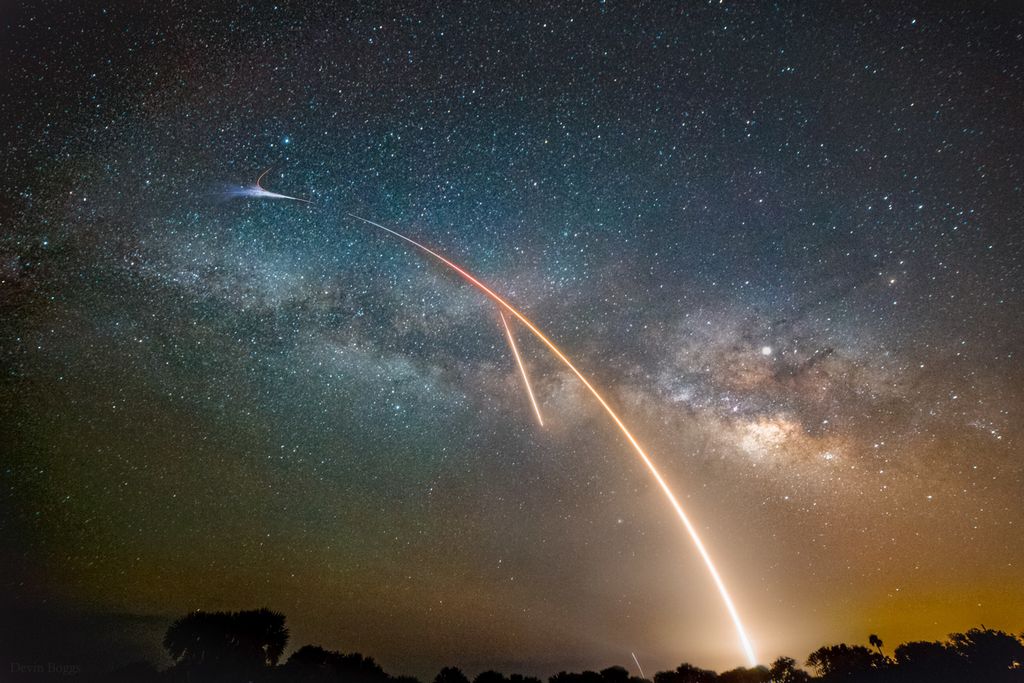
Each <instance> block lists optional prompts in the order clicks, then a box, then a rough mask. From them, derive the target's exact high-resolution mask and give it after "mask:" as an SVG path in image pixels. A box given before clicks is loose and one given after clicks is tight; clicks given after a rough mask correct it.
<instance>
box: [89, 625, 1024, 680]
mask: <svg viewBox="0 0 1024 683" xmlns="http://www.w3.org/2000/svg"><path fill="white" fill-rule="evenodd" d="M287 644H288V628H287V627H286V626H285V616H284V615H283V614H281V613H279V612H274V611H272V610H269V609H257V610H249V611H241V612H193V613H191V614H188V615H186V616H184V617H182V618H180V619H178V620H177V621H175V622H174V623H173V624H171V626H170V627H169V628H168V629H167V633H166V635H165V636H164V640H163V645H164V648H165V649H166V650H167V653H168V654H169V655H170V656H171V659H172V660H174V663H173V664H172V665H171V666H170V667H168V668H167V669H165V670H163V671H159V670H157V668H156V667H154V666H153V665H152V664H149V663H141V662H140V663H136V664H131V665H129V666H126V667H124V668H122V669H120V670H118V671H115V672H112V673H111V674H110V676H109V677H107V678H106V679H104V680H109V681H111V682H112V683H249V682H251V683H421V682H420V681H419V680H418V679H416V678H413V677H411V676H391V675H389V674H388V673H387V672H385V671H384V669H382V668H381V667H380V665H378V664H377V663H376V662H375V661H374V660H373V658H372V657H364V656H363V655H361V654H358V653H352V654H344V653H341V652H335V651H332V650H325V649H323V648H322V647H319V646H316V645H305V646H303V647H301V648H299V649H298V650H296V651H295V652H293V653H292V654H291V656H290V657H288V659H287V661H285V662H284V663H281V661H280V660H281V657H282V655H283V654H284V651H285V647H286V646H287ZM883 648H884V643H883V642H882V640H881V639H880V638H879V637H878V636H877V635H874V634H871V635H870V636H869V638H868V646H867V647H865V646H864V645H847V644H845V643H840V644H838V645H825V646H823V647H820V648H818V649H817V650H815V651H814V652H812V653H811V654H810V655H809V656H808V657H807V660H806V666H807V667H808V668H809V669H810V671H807V670H805V669H803V668H801V667H800V665H799V664H798V662H797V661H796V660H795V659H792V658H790V657H780V658H778V659H776V660H775V661H774V662H773V663H772V664H771V665H770V666H757V667H753V668H743V667H741V668H737V669H733V670H731V671H725V672H723V673H716V672H714V671H711V670H708V669H702V668H700V667H697V666H694V665H692V664H688V663H683V664H680V665H679V666H678V667H676V668H675V669H674V670H672V671H661V672H658V673H656V674H655V675H654V678H653V681H651V680H649V679H644V678H639V677H636V676H631V675H630V674H629V672H628V671H627V670H626V669H625V668H623V667H621V666H612V667H609V668H607V669H603V670H601V671H583V672H578V673H570V672H566V671H562V672H560V673H557V674H555V675H554V676H551V677H550V678H549V679H548V682H547V683H809V682H810V681H824V682H831V681H843V682H844V683H902V682H908V683H969V682H970V683H973V682H978V683H981V682H984V683H1004V682H1006V683H1011V682H1020V683H1024V634H1022V635H1021V636H1017V635H1013V634H1009V633H1005V632H1003V631H997V630H993V629H988V628H985V627H984V626H982V627H981V628H973V629H970V630H969V631H966V632H964V633H952V634H950V635H949V637H948V638H947V639H946V640H944V641H935V642H930V641H917V642H910V643H903V644H902V645H899V646H898V647H896V648H895V650H893V652H892V654H891V655H888V654H886V652H885V650H884V649H883ZM433 683H542V681H541V680H540V679H539V678H535V677H532V676H523V675H520V674H511V675H508V676H506V675H505V674H502V673H499V672H497V671H484V672H482V673H480V674H478V675H477V676H476V677H475V678H474V679H473V680H472V681H470V679H469V678H468V677H467V676H466V675H465V674H464V673H463V672H462V671H461V670H459V669H457V668H454V667H445V668H443V669H441V671H440V672H438V674H437V676H436V677H435V678H434V679H433Z"/></svg>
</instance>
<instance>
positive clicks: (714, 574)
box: [348, 213, 757, 666]
mask: <svg viewBox="0 0 1024 683" xmlns="http://www.w3.org/2000/svg"><path fill="white" fill-rule="evenodd" d="M348 215H349V216H351V217H352V218H355V219H356V220H359V221H362V222H363V223H366V224H368V225H372V226H374V227H376V228H380V229H381V230H383V231H384V232H387V233H389V234H391V235H394V236H395V237H397V238H399V239H400V240H403V241H405V242H408V243H409V244H411V245H413V246H414V247H416V248H417V249H419V250H420V251H422V252H424V253H426V254H429V255H430V256H432V257H434V258H435V259H437V260H438V261H440V262H441V263H443V264H444V265H446V266H448V267H449V268H451V269H452V270H453V271H455V272H456V273H458V274H459V276H461V277H462V278H463V279H464V280H466V281H467V282H469V283H470V284H471V285H473V286H474V287H476V288H477V289H479V290H480V291H481V292H483V293H484V294H485V295H486V296H487V297H488V298H490V299H491V300H492V301H494V302H495V303H496V304H498V306H499V307H500V309H499V310H502V309H503V310H504V311H507V312H508V313H510V314H512V315H513V316H515V317H516V318H518V319H519V322H521V323H522V324H523V325H525V326H526V328H527V329H528V330H530V332H532V333H533V336H535V337H536V338H537V339H539V340H540V341H541V342H542V343H543V344H544V345H545V346H547V347H548V349H549V350H550V351H551V353H553V354H555V357H556V358H558V360H560V361H562V363H563V364H564V365H565V367H567V368H569V370H570V371H572V373H573V374H574V375H576V378H577V379H579V381H580V382H582V383H583V386H585V387H586V388H587V389H588V390H589V391H590V393H591V394H592V395H593V397H594V398H595V399H597V402H598V403H600V404H601V407H602V408H604V409H605V412H606V413H608V415H609V417H611V418H612V421H613V422H614V423H615V425H616V426H617V427H618V428H619V431H621V432H622V434H623V436H625V437H626V440H627V441H629V443H630V445H632V446H633V450H635V451H636V454H637V455H638V456H640V459H641V460H642V461H643V463H644V465H646V466H647V470H648V472H650V474H651V476H652V477H654V480H655V481H656V482H657V483H658V486H659V487H660V488H661V491H662V493H664V494H665V497H666V498H667V499H668V502H669V503H671V505H672V508H673V509H674V510H675V511H676V514H677V515H678V516H679V519H680V521H682V523H683V527H685V528H686V532H687V534H689V536H690V540H691V541H693V545H694V546H695V547H696V548H697V552H698V553H699V554H700V557H701V559H702V560H704V565H705V566H706V567H707V569H708V572H709V573H710V574H711V578H712V579H713V580H714V583H715V586H716V587H717V588H718V594H719V595H720V596H721V598H722V602H723V603H724V604H725V609H726V610H727V611H728V612H729V617H730V618H731V619H732V623H733V626H735V627H736V634H737V636H739V639H740V644H741V645H742V646H743V652H744V654H745V655H746V657H747V662H748V663H749V664H750V666H756V665H757V657H756V656H755V655H754V648H753V646H752V645H751V643H750V639H749V638H747V633H746V631H745V630H744V628H743V622H742V621H741V620H740V615H739V612H737V611H736V606H735V605H734V604H733V602H732V598H731V597H730V596H729V591H728V589H726V587H725V582H724V581H723V580H722V577H721V576H719V574H718V570H717V569H716V568H715V563H714V562H713V561H712V559H711V555H710V554H709V553H708V550H707V548H705V547H704V542H703V541H702V540H701V538H700V534H698V533H697V529H696V527H694V526H693V523H692V522H691V521H690V518H689V517H688V516H687V515H686V512H685V511H684V510H683V506H682V505H681V504H680V503H679V500H677V499H676V496H675V494H674V493H672V489H671V488H669V485H668V483H667V482H666V481H665V479H664V477H662V476H661V473H660V472H659V471H658V468H657V467H655V466H654V463H653V462H652V461H651V459H650V457H649V456H648V455H647V453H646V452H644V449H643V448H641V446H640V444H639V443H638V442H637V440H636V438H634V436H633V435H632V434H631V433H630V431H629V429H627V428H626V425H625V423H623V422H622V419H621V418H619V416H618V414H617V413H616V412H615V411H614V410H613V409H612V407H611V406H610V405H609V404H608V402H607V401H606V400H605V399H604V397H603V396H602V395H601V393H600V392H599V391H598V390H597V389H595V388H594V385H593V384H591V383H590V382H589V381H588V380H587V378H586V377H584V376H583V373H581V372H580V371H579V370H577V369H576V366H575V365H573V363H572V361H571V360H569V358H568V356H566V355H565V354H564V353H562V350H561V349H559V348H558V347H557V346H556V345H555V343H554V342H553V341H551V340H550V339H548V338H547V336H545V334H544V333H543V332H541V331H540V329H539V328H538V327H537V326H536V325H534V324H533V323H532V322H531V321H530V320H529V318H527V317H526V316H525V315H523V314H522V313H520V312H519V311H518V310H517V309H516V308H515V307H513V306H512V304H510V303H508V302H507V301H505V299H503V298H502V297H501V296H500V295H498V294H497V293H496V292H495V291H494V290H492V289H491V288H490V287H488V286H487V285H485V284H484V283H483V282H481V281H480V280H478V279H476V278H475V277H474V276H473V275H472V274H471V273H469V272H467V271H466V270H463V268H462V267H461V266H459V265H458V264H456V263H454V262H452V261H449V260H448V259H447V258H445V257H444V256H442V255H441V254H439V253H438V252H436V251H434V250H433V249H431V248H429V247H427V246H424V245H422V244H420V243H419V242H417V241H416V240H414V239H412V238H409V237H406V236H405V235H403V234H402V233H400V232H397V231H395V230H392V229H391V228H388V227H385V226H383V225H381V224H380V223H375V222H374V221H371V220H369V219H367V218H363V217H361V216H357V215H355V214H354V213H349V214H348Z"/></svg>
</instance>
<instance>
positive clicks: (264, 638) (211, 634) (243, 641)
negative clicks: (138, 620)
mask: <svg viewBox="0 0 1024 683" xmlns="http://www.w3.org/2000/svg"><path fill="white" fill-rule="evenodd" d="M284 622H285V618H284V615H283V614H280V613H278V612H273V611H271V610H269V609H258V610H250V611H246V612H193V613H192V614H189V615H186V616H184V617H182V618H181V619H178V620H177V621H175V622H174V623H173V624H171V626H170V627H169V628H168V629H167V633H166V634H165V635H164V641H163V645H164V648H165V649H166V650H167V652H168V654H170V656H171V658H172V659H173V660H175V663H176V666H177V667H178V668H179V669H182V670H185V671H190V672H192V673H191V674H190V675H195V676H200V677H201V676H205V677H208V678H209V677H215V676H217V675H219V674H220V673H222V672H226V671H238V672H252V671H255V670H259V669H262V668H266V667H268V666H275V665H276V664H277V661H278V659H279V658H280V657H281V653H282V652H283V651H284V648H285V645H287V643H288V629H287V628H285V625H284Z"/></svg>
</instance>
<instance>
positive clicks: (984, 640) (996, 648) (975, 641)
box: [949, 627, 1024, 683]
mask: <svg viewBox="0 0 1024 683" xmlns="http://www.w3.org/2000/svg"><path fill="white" fill-rule="evenodd" d="M949 648H950V649H951V650H952V651H953V652H955V653H956V654H957V655H959V656H960V657H962V658H963V659H964V663H965V664H966V666H967V668H968V669H969V670H970V672H971V675H973V676H976V677H977V679H976V680H985V681H992V683H997V682H998V681H1020V680H1022V679H1024V643H1021V641H1020V640H1018V639H1017V637H1016V636H1012V635H1010V634H1009V633H1004V632H1002V631H993V630H992V629H986V628H984V627H982V628H980V629H977V628H972V629H971V630H969V631H967V632H966V633H951V634H950V636H949Z"/></svg>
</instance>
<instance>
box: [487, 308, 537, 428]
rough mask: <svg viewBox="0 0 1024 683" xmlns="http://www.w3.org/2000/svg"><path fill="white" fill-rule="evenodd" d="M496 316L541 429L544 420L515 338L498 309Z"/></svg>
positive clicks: (502, 312) (503, 315)
mask: <svg viewBox="0 0 1024 683" xmlns="http://www.w3.org/2000/svg"><path fill="white" fill-rule="evenodd" d="M498 315H500V316H501V324H502V325H503V326H504V327H505V336H506V337H508V345H509V346H510V347H511V348H512V355H513V356H515V357H516V365H518V366H519V374H521V375H522V376H523V384H525V385H526V394H527V395H528V396H529V397H530V405H531V406H533V413H534V415H536V416H537V422H538V423H539V424H540V426H541V427H543V426H544V418H542V417H541V416H540V406H538V405H537V398H536V397H535V396H534V395H533V388H532V387H531V386H530V377H529V376H528V375H527V374H526V366H525V365H523V359H522V358H521V357H520V356H519V349H518V348H517V347H516V338H515V337H513V336H512V328H511V327H509V326H508V320H506V319H505V311H503V310H501V309H498Z"/></svg>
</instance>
